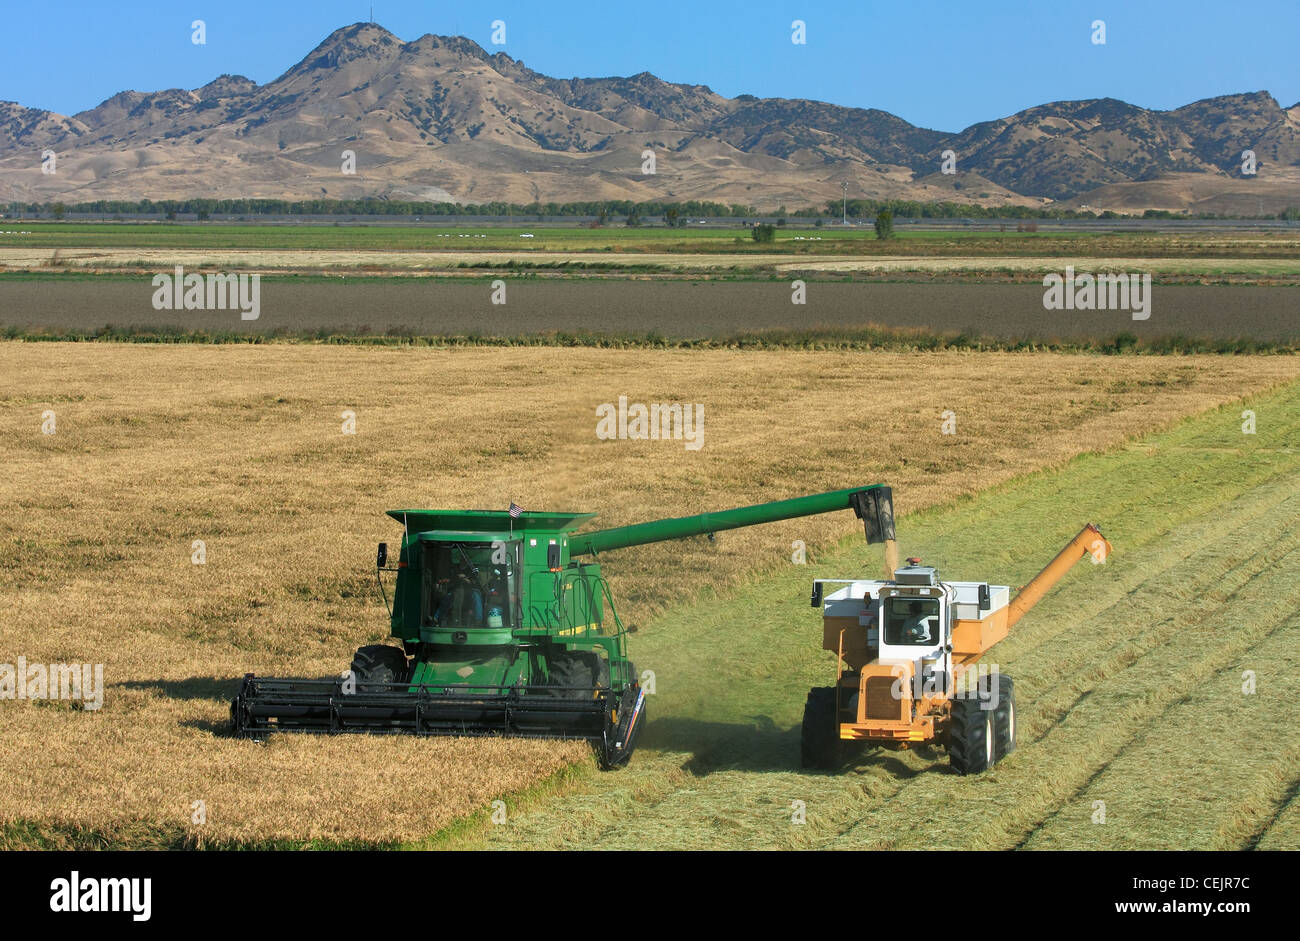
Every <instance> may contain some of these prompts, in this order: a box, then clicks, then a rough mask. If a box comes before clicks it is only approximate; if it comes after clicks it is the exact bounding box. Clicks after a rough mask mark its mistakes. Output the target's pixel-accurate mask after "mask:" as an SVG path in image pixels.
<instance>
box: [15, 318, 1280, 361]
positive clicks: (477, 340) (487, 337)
mask: <svg viewBox="0 0 1300 941" xmlns="http://www.w3.org/2000/svg"><path fill="white" fill-rule="evenodd" d="M0 340H15V341H22V342H26V343H50V342H66V343H129V344H147V345H159V344H161V345H199V346H212V345H230V344H234V345H244V346H248V345H253V346H260V345H268V344H269V345H284V344H312V345H315V344H324V345H329V346H378V347H413V348H435V349H444V350H446V349H460V348H473V347H488V348H494V347H496V348H501V347H504V348H510V347H522V348H538V347H563V348H587V349H596V350H714V351H723V350H750V351H763V350H766V351H781V350H788V351H826V350H829V351H841V352H850V351H854V352H868V351H885V352H912V353H914V352H967V353H969V352H978V353H990V352H997V353H1074V354H1083V353H1100V354H1104V355H1120V354H1134V355H1157V356H1167V355H1196V354H1214V355H1223V354H1228V355H1248V354H1257V355H1258V354H1290V353H1295V352H1298V351H1300V341H1297V340H1287V339H1282V340H1262V339H1255V338H1251V337H1207V336H1188V335H1186V334H1181V333H1170V334H1160V335H1156V336H1137V335H1136V334H1133V333H1130V332H1128V331H1121V332H1119V333H1114V334H1110V335H1098V336H1095V337H1082V338H1065V339H1061V338H1055V339H1041V338H1038V337H1007V336H994V335H989V334H984V333H981V332H978V331H975V330H962V331H956V330H931V329H926V328H918V327H891V326H886V325H882V324H867V325H865V326H832V327H804V328H782V327H772V328H766V329H762V330H740V331H733V332H724V333H720V334H717V335H706V336H697V337H689V336H687V337H674V336H664V335H663V334H661V333H659V332H658V331H654V330H644V331H641V330H617V331H612V330H573V331H568V330H544V331H539V332H532V333H517V334H492V333H468V334H427V335H425V334H420V333H417V332H416V331H414V330H413V329H403V328H394V329H390V330H388V331H387V332H385V333H382V334H376V333H361V332H341V331H340V330H338V329H336V328H333V327H322V328H291V327H278V328H275V329H273V330H268V331H264V332H257V333H254V332H251V331H239V330H191V329H183V328H179V327H166V326H114V325H111V324H110V325H105V326H103V327H96V328H93V329H88V330H87V329H78V328H70V327H18V326H3V327H0Z"/></svg>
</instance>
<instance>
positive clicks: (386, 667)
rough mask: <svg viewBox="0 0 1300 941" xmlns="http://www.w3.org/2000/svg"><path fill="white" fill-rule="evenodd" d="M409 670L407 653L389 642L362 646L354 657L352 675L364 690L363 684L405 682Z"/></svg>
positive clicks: (361, 689)
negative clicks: (389, 644)
mask: <svg viewBox="0 0 1300 941" xmlns="http://www.w3.org/2000/svg"><path fill="white" fill-rule="evenodd" d="M408 672H409V667H408V666H407V662H406V654H405V653H403V652H402V651H401V650H400V649H398V648H397V647H390V646H388V645H387V644H370V645H368V646H365V647H360V648H358V649H357V652H356V653H355V654H354V655H353V657H352V676H353V677H354V678H355V679H356V681H357V690H358V691H359V692H364V685H363V684H369V683H404V682H406V679H407V675H406V674H407V673H408Z"/></svg>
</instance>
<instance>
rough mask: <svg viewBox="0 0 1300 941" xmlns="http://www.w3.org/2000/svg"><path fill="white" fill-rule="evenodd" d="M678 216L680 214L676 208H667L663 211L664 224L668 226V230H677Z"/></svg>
mask: <svg viewBox="0 0 1300 941" xmlns="http://www.w3.org/2000/svg"><path fill="white" fill-rule="evenodd" d="M679 215H680V213H678V211H677V207H676V206H669V207H668V208H667V209H666V210H665V211H664V222H666V223H667V224H668V228H670V229H675V228H677V218H678V216H679Z"/></svg>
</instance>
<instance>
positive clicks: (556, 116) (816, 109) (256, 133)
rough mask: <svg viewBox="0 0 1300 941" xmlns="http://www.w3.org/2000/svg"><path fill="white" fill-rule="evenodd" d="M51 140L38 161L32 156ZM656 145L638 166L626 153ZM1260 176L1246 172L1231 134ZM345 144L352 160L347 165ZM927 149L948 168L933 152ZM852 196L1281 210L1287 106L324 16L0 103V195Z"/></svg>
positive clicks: (1298, 148) (791, 201)
mask: <svg viewBox="0 0 1300 941" xmlns="http://www.w3.org/2000/svg"><path fill="white" fill-rule="evenodd" d="M46 150H52V151H54V152H55V154H56V161H57V162H56V164H55V167H54V169H55V172H54V173H43V172H42V164H41V159H42V157H41V155H42V153H43V152H44V151H46ZM647 150H649V151H652V152H653V154H654V172H653V173H648V172H644V171H645V170H646V160H645V152H646V151H647ZM1244 150H1252V151H1253V152H1254V154H1255V160H1256V166H1257V173H1256V174H1255V175H1254V176H1250V175H1246V174H1243V173H1242V162H1243V158H1242V151H1244ZM344 151H351V152H352V153H353V154H354V155H355V173H347V172H345V169H346V168H345V166H344V159H345V155H344ZM946 151H951V152H952V154H953V158H954V160H955V171H956V172H954V173H944V172H942V171H941V165H942V163H943V160H944V155H945V152H946ZM845 183H847V184H848V187H849V189H848V192H849V195H850V196H851V197H867V198H898V199H916V200H925V201H939V200H950V201H955V202H966V203H978V204H981V205H1005V204H1016V205H1030V206H1037V205H1047V204H1049V203H1055V204H1062V205H1065V206H1067V207H1071V208H1077V207H1080V206H1089V207H1091V208H1093V209H1106V208H1112V209H1121V210H1124V211H1129V212H1131V211H1140V210H1142V209H1146V208H1157V209H1169V210H1183V209H1188V210H1191V211H1211V212H1226V213H1254V212H1256V211H1269V212H1275V211H1277V210H1279V209H1281V208H1285V207H1286V206H1288V205H1300V104H1296V105H1292V106H1291V107H1289V108H1283V107H1281V106H1280V105H1279V104H1278V102H1277V101H1275V100H1274V99H1273V97H1272V96H1271V95H1270V94H1268V93H1267V92H1265V91H1257V92H1250V93H1245V94H1238V95H1227V96H1222V97H1217V98H1210V99H1206V100H1204V101H1198V102H1194V103H1192V104H1189V105H1186V106H1184V107H1181V108H1177V109H1174V110H1172V111H1154V110H1148V109H1145V108H1140V107H1137V106H1135V105H1131V104H1127V103H1125V102H1122V101H1118V100H1115V99H1113V98H1103V99H1095V100H1089V101H1065V102H1053V103H1050V104H1044V105H1039V106H1037V107H1033V108H1029V109H1027V110H1025V111H1021V112H1019V113H1017V114H1014V115H1011V116H1009V117H1004V118H999V119H997V120H993V121H986V122H982V123H979V124H975V125H973V126H971V127H968V128H966V129H965V130H963V131H960V132H958V133H946V132H942V131H935V130H929V129H925V128H920V127H916V126H914V125H912V124H909V123H908V122H907V121H905V120H903V119H902V118H899V117H897V116H895V115H892V114H889V113H888V112H885V111H879V110H875V109H864V108H852V107H843V106H840V105H833V104H827V103H825V102H819V101H807V100H796V99H785V98H756V97H754V96H752V95H740V96H738V97H735V98H727V97H725V96H722V95H719V94H717V93H716V92H714V91H712V90H711V89H710V88H708V87H707V86H704V85H685V84H674V83H671V82H665V81H662V80H661V79H659V78H656V77H655V76H654V75H651V74H650V73H648V72H642V73H640V74H637V75H633V76H630V77H626V78H571V79H560V78H551V77H549V76H547V75H543V74H541V73H539V72H535V71H533V70H532V69H529V68H527V67H526V66H525V65H524V63H523V62H522V61H520V60H516V59H512V58H511V57H510V56H508V55H506V54H504V53H501V52H498V53H495V54H493V53H488V52H487V51H486V50H484V49H483V48H482V47H480V46H479V45H478V44H476V43H474V42H473V41H471V40H469V39H465V38H463V37H443V36H434V35H426V36H422V37H420V38H419V39H416V40H414V41H412V42H403V41H402V40H401V39H399V38H398V37H396V36H394V35H393V34H392V33H390V32H388V31H387V30H385V29H383V28H382V27H380V26H378V25H375V24H373V23H357V24H353V25H351V26H347V27H343V28H341V29H338V30H336V31H335V32H333V33H332V34H330V35H329V36H328V37H327V38H326V39H325V40H324V41H323V42H322V43H320V45H318V46H317V47H316V48H315V49H313V50H312V51H311V52H310V53H309V54H308V55H307V56H306V57H305V58H304V59H303V60H302V61H301V62H299V63H298V64H297V65H295V66H293V67H292V68H291V69H289V70H288V71H287V72H285V73H284V74H283V75H281V76H280V77H279V78H277V79H275V80H274V81H272V82H269V83H267V84H265V85H258V84H257V83H256V82H253V81H251V80H250V79H247V78H244V77H243V76H238V75H223V76H220V77H219V78H217V79H215V80H213V81H211V82H209V83H208V84H206V85H204V86H202V87H201V88H196V89H188V90H187V89H179V88H172V89H166V90H164V91H155V92H138V91H123V92H120V93H118V94H116V95H114V96H113V97H111V98H109V99H107V100H106V101H104V102H103V103H102V104H100V105H98V106H97V107H95V108H92V109H90V110H88V111H83V112H80V113H79V114H75V115H70V116H68V115H61V114H56V113H54V112H51V111H44V110H39V109H34V108H28V107H24V106H22V105H21V104H18V103H15V102H0V201H5V202H7V201H11V200H22V201H35V202H46V201H52V200H61V201H64V202H68V203H75V202H82V201H89V200H96V199H131V200H134V199H141V198H146V197H147V198H150V199H155V200H158V199H181V198H200V197H211V198H226V199H234V198H253V197H266V198H280V199H320V198H325V199H328V198H340V199H344V198H346V199H355V198H360V197H365V196H376V197H383V198H390V199H405V200H430V201H444V200H445V201H456V202H471V203H486V202H494V201H510V202H516V203H529V202H534V201H536V202H543V203H544V202H557V203H562V202H568V201H578V200H596V199H631V200H647V201H648V200H688V199H697V200H711V201H716V202H722V203H741V204H744V205H749V206H756V207H759V208H761V209H765V210H771V209H775V208H776V207H778V206H788V207H789V208H790V209H791V210H794V209H796V208H799V207H804V206H816V205H823V204H825V203H826V202H827V201H829V200H833V199H838V198H839V197H840V195H841V193H842V191H843V190H842V184H845Z"/></svg>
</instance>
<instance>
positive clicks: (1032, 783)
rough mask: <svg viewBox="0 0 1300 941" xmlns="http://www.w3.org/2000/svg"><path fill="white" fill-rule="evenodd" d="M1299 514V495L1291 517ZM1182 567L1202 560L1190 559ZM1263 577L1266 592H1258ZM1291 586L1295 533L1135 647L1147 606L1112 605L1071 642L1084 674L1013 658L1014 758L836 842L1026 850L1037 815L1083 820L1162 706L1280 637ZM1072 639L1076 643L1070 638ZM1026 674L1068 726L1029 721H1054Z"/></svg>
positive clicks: (1299, 571)
mask: <svg viewBox="0 0 1300 941" xmlns="http://www.w3.org/2000/svg"><path fill="white" fill-rule="evenodd" d="M1296 508H1300V497H1297V499H1296V501H1295V505H1294V507H1293V512H1294V511H1295V509H1296ZM1296 518H1297V517H1293V518H1292V522H1293V523H1294V521H1295V519H1296ZM1279 553H1282V555H1281V557H1280V558H1279ZM1188 561H1189V563H1190V564H1196V563H1197V562H1200V561H1204V560H1201V559H1198V558H1197V557H1196V556H1192V557H1190V559H1189V560H1188ZM1265 579H1266V580H1267V585H1268V589H1269V590H1268V591H1267V592H1263V591H1257V590H1255V589H1257V588H1258V586H1259V585H1260V583H1261V580H1265ZM1288 579H1290V581H1288ZM1296 579H1300V537H1298V536H1292V537H1291V538H1290V539H1288V540H1287V545H1286V546H1285V548H1278V547H1277V546H1276V545H1269V546H1268V549H1267V551H1261V552H1257V553H1254V554H1252V555H1250V556H1249V557H1247V558H1246V559H1245V560H1244V561H1243V562H1242V564H1240V565H1236V566H1234V567H1233V568H1232V569H1231V570H1230V571H1229V572H1227V573H1224V575H1223V580H1224V581H1225V582H1226V583H1228V584H1229V585H1231V587H1230V588H1228V589H1227V590H1226V592H1225V591H1224V590H1214V591H1207V592H1206V593H1204V594H1196V593H1194V592H1192V591H1190V590H1189V593H1188V595H1189V597H1188V598H1187V599H1185V600H1184V601H1183V602H1182V604H1178V603H1177V602H1172V601H1168V600H1167V601H1165V602H1163V603H1164V604H1165V605H1171V604H1172V605H1175V607H1172V608H1168V607H1167V608H1166V610H1165V611H1164V612H1163V613H1162V614H1163V616H1162V620H1161V622H1160V624H1159V625H1158V626H1157V627H1156V628H1153V629H1148V630H1145V631H1143V632H1142V633H1141V635H1140V637H1139V638H1136V639H1135V640H1131V641H1126V640H1125V639H1124V637H1123V636H1122V634H1123V632H1124V630H1125V627H1126V626H1128V627H1130V628H1131V627H1132V626H1134V625H1140V624H1142V623H1144V619H1145V618H1147V617H1149V615H1150V613H1151V612H1150V610H1148V609H1147V608H1146V606H1145V605H1144V606H1142V609H1141V610H1137V611H1134V612H1132V616H1131V618H1129V617H1126V616H1123V615H1124V614H1125V613H1124V612H1123V611H1122V610H1118V609H1112V611H1111V612H1109V613H1111V614H1112V615H1113V614H1119V615H1121V617H1114V616H1112V617H1111V618H1110V619H1109V621H1104V622H1102V623H1103V630H1102V631H1099V632H1098V633H1096V634H1085V635H1082V636H1081V637H1079V638H1078V639H1077V642H1075V643H1074V644H1073V645H1072V646H1074V647H1075V648H1082V649H1083V650H1085V651H1086V652H1087V653H1088V654H1089V655H1090V659H1091V660H1092V663H1091V666H1090V667H1089V668H1088V669H1087V670H1086V671H1080V670H1079V669H1078V668H1077V667H1075V668H1072V666H1071V665H1070V664H1069V663H1065V664H1062V665H1061V666H1060V667H1059V669H1058V668H1056V667H1054V666H1053V665H1051V664H1047V666H1046V668H1047V669H1048V670H1049V671H1050V672H1049V673H1048V674H1046V675H1044V674H1041V673H1039V674H1035V673H1033V672H1032V671H1026V670H1022V669H1020V665H1019V664H1018V663H1015V662H1012V663H1011V664H1010V668H1009V669H1007V672H1009V673H1010V674H1011V675H1013V676H1014V677H1016V679H1017V681H1018V682H1017V701H1018V703H1023V705H1022V707H1021V710H1020V715H1021V723H1022V725H1021V735H1022V738H1021V745H1020V748H1018V749H1017V752H1016V754H1015V755H1013V756H1011V757H1010V758H1009V759H1007V760H1006V761H1005V762H1004V763H1001V764H1000V765H999V766H997V767H996V768H995V769H994V771H993V772H992V773H990V774H986V775H983V776H981V777H979V778H971V779H965V780H962V781H960V782H959V783H957V784H954V783H953V782H951V781H943V780H940V781H927V782H926V784H927V785H928V786H927V787H924V788H918V789H916V790H913V789H909V790H908V792H907V793H906V794H905V795H904V800H903V801H897V802H893V805H892V806H890V807H886V808H877V809H873V810H872V812H871V813H869V814H868V815H867V817H866V818H865V819H864V821H863V822H862V823H860V824H859V825H858V826H857V827H856V828H855V831H853V832H850V834H848V838H847V839H846V840H843V841H841V843H842V844H843V845H850V846H855V847H860V848H875V849H880V848H927V847H943V848H971V849H974V848H990V849H1004V848H1009V847H1011V846H1018V845H1022V844H1023V845H1026V846H1030V847H1032V846H1034V842H1033V840H1032V839H1030V840H1026V839H1025V837H1026V836H1027V835H1029V834H1032V833H1034V832H1035V831H1036V830H1037V829H1038V827H1039V826H1040V824H1041V822H1042V821H1043V820H1044V819H1045V818H1051V817H1053V816H1062V815H1063V811H1062V808H1063V807H1064V806H1065V805H1070V806H1071V808H1072V813H1074V814H1075V815H1076V816H1078V817H1080V818H1082V820H1083V824H1084V825H1085V826H1086V825H1088V823H1089V820H1090V814H1091V813H1092V806H1091V800H1090V799H1089V800H1085V799H1084V796H1083V795H1084V792H1085V791H1086V789H1087V786H1088V785H1089V784H1090V782H1092V781H1093V780H1094V779H1095V778H1097V777H1098V776H1099V775H1100V774H1102V773H1103V772H1104V771H1105V770H1106V769H1107V768H1108V767H1109V765H1110V763H1111V762H1113V761H1115V760H1117V759H1119V758H1121V757H1122V756H1123V755H1124V754H1125V752H1126V749H1128V748H1129V747H1130V746H1132V745H1134V744H1135V743H1139V742H1141V740H1142V738H1143V736H1144V734H1145V733H1146V732H1147V731H1148V730H1149V729H1150V728H1151V727H1152V726H1153V723H1155V722H1156V721H1158V717H1159V716H1160V715H1161V713H1162V712H1163V711H1164V710H1165V709H1167V708H1168V707H1169V706H1171V705H1172V704H1174V703H1177V702H1178V701H1180V700H1181V699H1182V698H1184V697H1185V696H1188V695H1190V694H1192V693H1193V692H1194V691H1195V690H1197V689H1198V688H1201V687H1202V686H1203V685H1204V684H1206V683H1207V682H1208V681H1209V680H1210V679H1211V678H1212V677H1213V675H1214V674H1215V672H1217V671H1219V670H1222V669H1225V668H1226V667H1227V666H1228V664H1230V663H1231V662H1233V660H1234V659H1235V658H1236V657H1239V656H1241V655H1243V654H1244V653H1245V651H1247V650H1249V649H1250V647H1251V646H1252V645H1253V644H1254V643H1256V642H1258V641H1259V640H1260V639H1261V638H1263V637H1267V636H1268V635H1269V634H1271V633H1273V632H1275V631H1279V630H1281V627H1280V625H1282V624H1285V623H1286V620H1285V619H1286V617H1287V616H1288V615H1290V614H1291V613H1292V612H1293V611H1294V610H1295V608H1294V605H1295V601H1294V599H1293V598H1292V597H1290V593H1289V592H1286V591H1279V590H1278V588H1279V586H1281V585H1285V584H1295V580H1296ZM1153 581H1154V580H1153ZM1145 593H1146V592H1145V589H1144V594H1145ZM1192 598H1203V599H1204V600H1203V601H1199V602H1193V601H1192V600H1191V599H1192ZM1151 604H1152V605H1154V606H1156V609H1157V610H1158V609H1159V606H1160V605H1161V604H1162V602H1161V601H1159V600H1157V599H1153V600H1152V601H1151ZM1243 610H1245V611H1250V612H1251V613H1252V615H1257V616H1258V620H1256V621H1253V622H1251V623H1249V624H1248V625H1247V626H1245V627H1242V628H1238V629H1236V630H1231V629H1227V628H1226V627H1225V625H1230V624H1232V623H1234V622H1235V621H1236V620H1239V619H1240V613H1241V612H1242V611H1243ZM1099 620H1100V619H1099ZM1069 640H1071V641H1075V640H1076V638H1075V635H1071V638H1070V639H1069ZM1072 652H1077V649H1076V651H1072ZM1031 677H1033V678H1035V679H1037V680H1038V681H1039V682H1044V681H1045V682H1047V683H1049V684H1050V685H1051V691H1052V694H1053V695H1052V696H1049V697H1046V698H1048V699H1056V700H1058V701H1060V702H1061V703H1062V706H1061V709H1062V710H1063V711H1068V714H1067V715H1065V717H1064V721H1060V722H1056V723H1053V725H1052V726H1051V727H1050V728H1049V729H1048V730H1047V731H1046V733H1045V734H1039V732H1038V729H1036V728H1035V726H1041V724H1042V721H1043V719H1044V713H1046V714H1047V715H1049V716H1050V715H1051V713H1052V712H1053V711H1055V710H1053V709H1052V707H1050V706H1049V707H1045V706H1044V703H1043V701H1042V700H1041V699H1035V697H1034V696H1033V695H1032V693H1030V692H1029V690H1028V689H1027V688H1025V687H1028V686H1029V684H1028V683H1024V684H1022V683H1021V682H1020V681H1021V680H1028V679H1029V678H1031ZM1022 688H1025V691H1024V692H1023V693H1022V692H1021V690H1022ZM1083 693H1086V694H1087V695H1086V696H1084V695H1082V694H1083ZM1022 696H1023V699H1022V698H1021V697H1022ZM1192 754H1195V751H1194V750H1193V751H1192ZM1228 793H1229V794H1231V788H1230V786H1229V790H1228ZM1071 819H1073V818H1071ZM906 820H911V821H913V822H914V823H915V827H914V828H913V829H907V830H903V831H901V832H900V830H899V827H898V824H899V823H900V822H901V821H906ZM1099 829H1100V828H1099ZM1104 834H1105V835H1106V836H1109V837H1114V838H1125V837H1126V838H1127V842H1125V843H1123V844H1122V846H1123V848H1137V846H1136V845H1135V844H1136V843H1137V842H1138V841H1139V840H1140V836H1139V835H1138V834H1137V833H1135V832H1134V831H1130V830H1121V828H1120V827H1118V826H1116V827H1113V828H1110V829H1106V830H1104ZM1072 837H1073V842H1071V843H1068V844H1065V845H1069V846H1072V847H1086V846H1092V845H1095V844H1094V843H1092V842H1091V840H1096V839H1098V838H1099V837H1098V835H1097V833H1095V832H1094V831H1092V830H1088V831H1085V832H1078V833H1073V834H1072ZM837 845H839V844H837ZM1054 848H1062V847H1061V846H1060V845H1057V846H1055V847H1054ZM1112 848H1120V847H1119V846H1114V847H1112Z"/></svg>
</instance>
